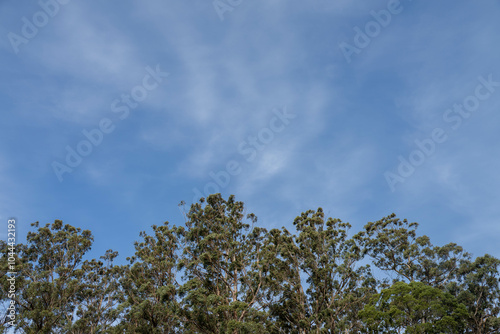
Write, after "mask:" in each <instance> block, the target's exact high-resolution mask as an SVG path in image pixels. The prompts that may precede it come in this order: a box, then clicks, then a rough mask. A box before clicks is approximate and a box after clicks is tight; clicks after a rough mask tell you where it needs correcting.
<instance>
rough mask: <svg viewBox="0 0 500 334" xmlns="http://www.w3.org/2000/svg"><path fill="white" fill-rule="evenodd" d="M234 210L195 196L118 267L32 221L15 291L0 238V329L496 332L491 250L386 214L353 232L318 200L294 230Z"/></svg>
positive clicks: (111, 258)
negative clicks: (477, 251) (434, 235)
mask: <svg viewBox="0 0 500 334" xmlns="http://www.w3.org/2000/svg"><path fill="white" fill-rule="evenodd" d="M245 212H246V210H245V208H244V204H243V203H242V202H239V201H236V199H235V197H234V196H230V197H229V198H227V199H224V198H223V197H222V196H221V195H220V194H214V195H210V196H208V197H207V198H206V199H205V198H202V199H200V201H199V202H198V203H194V204H192V205H191V207H190V210H189V212H188V213H187V214H186V215H185V221H184V222H183V223H182V224H180V225H173V224H171V223H169V222H165V223H164V224H163V225H160V226H157V225H152V228H151V234H148V233H147V232H145V231H143V232H140V234H139V238H140V240H139V241H137V242H135V244H134V245H133V246H134V248H135V254H134V255H133V256H132V257H130V258H127V263H126V264H123V265H118V264H116V263H115V262H116V259H117V257H118V254H117V253H116V252H114V251H112V250H108V251H107V252H106V253H105V254H103V256H101V257H100V258H99V259H88V258H87V253H88V251H89V250H90V249H91V247H92V243H93V235H92V233H91V232H90V231H88V230H81V229H80V228H76V227H73V226H71V225H68V224H63V222H62V221H60V220H56V221H55V222H54V223H52V224H46V225H44V226H41V225H40V224H39V223H38V222H36V223H34V224H32V228H33V231H31V232H29V233H28V235H27V239H26V243H24V244H17V245H16V255H15V271H14V272H15V274H14V277H15V287H16V293H15V295H14V296H13V295H12V294H9V287H10V284H11V282H12V280H9V279H10V276H8V275H7V274H6V273H7V272H9V271H10V272H12V270H9V265H10V264H11V262H9V260H8V258H9V246H8V244H7V243H6V242H4V241H0V252H1V257H0V268H1V271H0V288H1V290H0V291H1V292H0V297H1V301H2V303H1V305H2V307H3V310H2V317H1V318H0V319H1V321H2V326H1V327H0V332H4V333H6V332H7V331H8V330H11V329H14V330H15V331H17V332H19V333H234V334H236V333H298V334H301V333H339V334H340V333H477V334H490V333H491V334H493V333H500V306H499V305H500V274H499V271H498V269H499V266H500V260H499V259H496V258H495V257H493V256H491V255H488V254H485V255H483V256H480V257H477V258H476V259H473V258H472V255H471V254H469V253H467V252H465V251H464V250H463V249H462V247H460V246H458V245H456V244H454V243H450V244H447V245H443V246H436V245H433V244H432V243H431V241H430V238H429V237H427V236H425V235H419V234H418V232H417V229H418V224H417V223H409V222H408V221H407V220H400V219H399V218H397V217H396V215H395V214H391V215H389V216H387V217H384V218H382V219H381V220H379V221H375V222H369V223H367V224H366V225H365V227H364V228H363V229H362V230H361V231H359V232H358V233H356V234H353V233H351V232H350V231H351V225H350V224H349V223H347V222H342V221H341V220H340V219H336V218H330V217H325V214H324V212H323V209H322V208H318V209H316V210H308V211H306V212H303V213H301V214H300V215H299V216H298V217H297V218H296V219H295V220H294V221H293V226H294V229H295V231H289V230H288V229H286V228H285V227H282V228H281V229H276V228H273V229H270V230H267V229H265V228H263V227H258V226H257V218H256V216H255V215H253V214H245ZM375 273H376V274H375ZM11 303H14V304H15V305H16V321H15V324H14V325H13V324H12V322H9V317H8V314H9V310H8V307H9V305H11Z"/></svg>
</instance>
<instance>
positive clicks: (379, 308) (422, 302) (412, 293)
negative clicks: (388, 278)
mask: <svg viewBox="0 0 500 334" xmlns="http://www.w3.org/2000/svg"><path fill="white" fill-rule="evenodd" d="M360 316H361V317H362V318H363V319H364V321H365V322H366V324H367V329H368V333H401V332H402V331H403V330H405V333H413V334H417V333H418V334H441V333H449V334H454V333H463V329H464V325H465V319H466V317H467V310H466V308H465V306H464V305H463V304H460V303H459V302H458V301H457V299H456V298H455V297H453V296H452V295H451V294H450V293H447V292H443V291H442V290H440V289H438V288H433V287H431V286H429V285H426V284H424V283H420V282H411V283H409V284H406V283H404V282H397V283H394V284H393V285H392V286H391V287H390V288H387V289H383V290H382V291H381V292H380V293H379V294H376V295H374V296H373V297H372V299H371V300H370V303H368V304H367V305H366V306H365V308H364V309H363V310H362V311H361V312H360Z"/></svg>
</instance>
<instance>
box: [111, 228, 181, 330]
mask: <svg viewBox="0 0 500 334" xmlns="http://www.w3.org/2000/svg"><path fill="white" fill-rule="evenodd" d="M152 229H153V235H148V234H147V233H146V232H144V231H143V232H141V233H140V236H141V237H142V241H140V242H135V243H134V245H135V255H134V256H132V257H131V258H128V260H129V262H130V264H129V265H128V266H126V268H125V269H124V273H123V277H122V279H121V286H122V289H123V292H124V298H125V302H124V303H123V304H121V305H120V307H119V309H120V310H123V317H122V321H121V322H120V324H119V325H118V326H117V329H116V332H117V333H122V332H123V331H125V332H127V333H177V332H180V330H181V319H180V314H179V308H180V305H179V297H178V289H179V283H178V282H177V276H178V275H177V274H178V272H177V266H178V256H179V252H180V247H181V244H180V240H179V238H178V231H177V230H178V229H177V227H175V226H170V224H169V223H168V222H165V223H164V224H163V225H162V226H156V225H153V226H152Z"/></svg>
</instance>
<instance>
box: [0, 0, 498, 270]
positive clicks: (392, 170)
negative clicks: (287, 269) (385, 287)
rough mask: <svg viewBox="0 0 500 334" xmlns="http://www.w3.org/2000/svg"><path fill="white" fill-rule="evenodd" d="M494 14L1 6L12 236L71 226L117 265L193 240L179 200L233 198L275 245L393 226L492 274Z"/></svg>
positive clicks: (445, 4) (288, 4) (4, 197)
mask: <svg viewBox="0 0 500 334" xmlns="http://www.w3.org/2000/svg"><path fill="white" fill-rule="evenodd" d="M499 14H500V3H499V2H498V1H492V0H485V1H481V2H480V3H476V2H465V1H463V2H456V1H451V0H447V1H439V2H437V1H436V2H432V1H425V2H424V1H410V0H402V1H400V2H398V1H396V0H391V1H387V0H386V1H363V2H361V1H357V2H353V1H344V0H338V1H326V0H311V1H284V0H273V1H264V0H253V1H249V0H232V1H229V0H227V1H226V0H217V1H215V2H212V1H205V0H187V1H186V0H183V1H180V0H169V1H144V2H143V1H127V2H118V1H85V2H84V1H78V0H64V1H63V0H43V1H41V2H36V1H23V2H20V1H17V0H5V1H1V2H0V36H1V39H0V60H1V61H0V67H1V73H2V75H1V76H0V88H1V89H0V104H1V105H2V111H1V113H0V136H1V142H0V220H1V221H5V222H6V221H7V219H8V218H9V217H16V218H17V220H18V235H19V239H18V242H24V241H25V237H24V236H25V234H26V233H27V231H28V230H30V226H29V225H30V223H32V222H35V221H40V222H41V223H42V224H45V223H50V222H53V221H54V219H62V220H63V221H64V222H65V223H68V224H71V225H74V226H78V227H81V228H83V229H90V230H91V231H92V232H93V234H94V236H95V243H94V247H93V250H92V253H91V256H95V257H97V256H99V255H100V254H103V253H104V251H105V250H106V249H109V248H111V249H114V250H117V251H119V253H120V254H121V256H120V258H121V260H123V259H124V258H125V257H126V256H130V255H132V252H133V242H134V241H135V240H138V238H139V236H138V234H139V232H140V231H141V230H147V231H148V230H149V226H151V225H152V224H157V225H159V224H162V223H163V222H164V221H167V220H168V221H170V222H171V223H172V224H177V225H179V224H182V223H183V217H182V215H181V212H180V210H179V207H178V204H179V202H180V201H181V200H184V201H186V202H187V203H188V204H190V203H191V202H192V201H193V198H195V197H196V194H197V191H199V192H200V193H202V194H204V193H205V191H207V192H214V191H220V192H221V193H222V194H223V195H224V196H225V197H227V196H228V195H229V194H235V195H236V198H237V199H238V200H242V201H244V202H245V203H246V205H247V208H248V212H254V213H255V214H256V215H257V216H258V218H259V221H258V224H259V225H261V226H264V227H267V228H272V227H281V226H286V227H288V228H290V229H293V226H292V222H293V219H294V218H295V217H296V216H297V215H299V214H300V213H301V212H302V211H305V210H308V209H315V208H317V207H320V206H321V207H323V209H324V210H325V212H326V213H328V215H329V216H332V217H335V218H340V219H342V220H343V221H348V222H350V223H351V224H352V225H353V232H357V231H358V230H359V229H361V227H362V226H363V225H364V224H365V223H366V222H368V221H375V220H378V219H381V218H382V217H384V216H386V215H389V214H390V213H392V212H395V213H396V214H397V215H398V216H399V217H401V218H407V219H408V220H410V221H417V222H419V223H420V231H421V233H423V234H427V235H429V236H430V237H431V240H432V241H433V242H434V243H435V244H438V245H440V244H444V243H448V242H456V243H458V244H460V245H462V246H464V247H465V248H466V250H468V251H471V252H473V253H474V255H476V256H479V255H482V254H484V253H490V254H493V255H495V256H497V257H498V256H500V251H499V248H498V246H497V242H498V239H499V237H500V224H499V218H498V217H500V205H499V195H500V190H499V189H500V176H499V174H498V170H500V159H499V156H500V146H499V145H498V142H499V140H500V133H499V131H498V128H499V124H500V66H499V55H500V34H499V31H500V20H498V17H499ZM87 137H89V138H90V139H89V138H87ZM92 141H93V142H92ZM68 152H73V153H68ZM68 154H69V155H72V157H70V158H68ZM75 154H78V157H76V156H75ZM68 159H69V160H68ZM68 161H69V163H68ZM70 164H71V165H72V166H70ZM215 179H217V181H216V180H215ZM217 182H218V183H219V184H218V185H217ZM3 225H4V226H6V224H3ZM6 232H7V228H6V227H5V231H0V236H1V237H2V238H6Z"/></svg>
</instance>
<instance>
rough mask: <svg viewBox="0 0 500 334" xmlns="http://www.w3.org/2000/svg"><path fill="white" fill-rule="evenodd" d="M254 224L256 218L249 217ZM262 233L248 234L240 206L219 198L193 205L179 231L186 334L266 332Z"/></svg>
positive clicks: (248, 225)
mask: <svg viewBox="0 0 500 334" xmlns="http://www.w3.org/2000/svg"><path fill="white" fill-rule="evenodd" d="M246 218H247V219H250V221H251V222H255V221H256V217H255V216H254V215H253V214H249V215H247V217H246ZM264 233H265V230H264V229H261V228H254V229H252V230H250V224H249V223H248V222H247V221H246V220H245V215H244V206H243V203H242V202H238V201H236V200H235V198H234V196H230V197H229V198H228V199H227V200H225V199H223V198H222V197H221V195H220V194H215V195H210V196H208V198H206V202H205V199H204V198H202V199H201V200H200V202H199V203H194V204H193V205H192V206H191V209H190V211H189V213H188V215H187V221H186V227H185V228H182V229H181V230H180V235H181V236H182V238H183V241H184V245H183V256H182V257H181V258H180V260H179V267H178V268H179V270H182V272H183V284H182V285H181V286H180V288H179V292H180V296H181V297H182V307H181V310H180V314H181V316H182V319H183V321H184V326H185V331H186V333H261V332H264V331H265V328H264V327H265V323H266V321H267V313H266V312H265V307H266V304H265V295H264V290H265V285H264V284H265V273H264V266H265V263H264V261H265V254H264V252H263V250H262V240H263V235H264Z"/></svg>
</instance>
